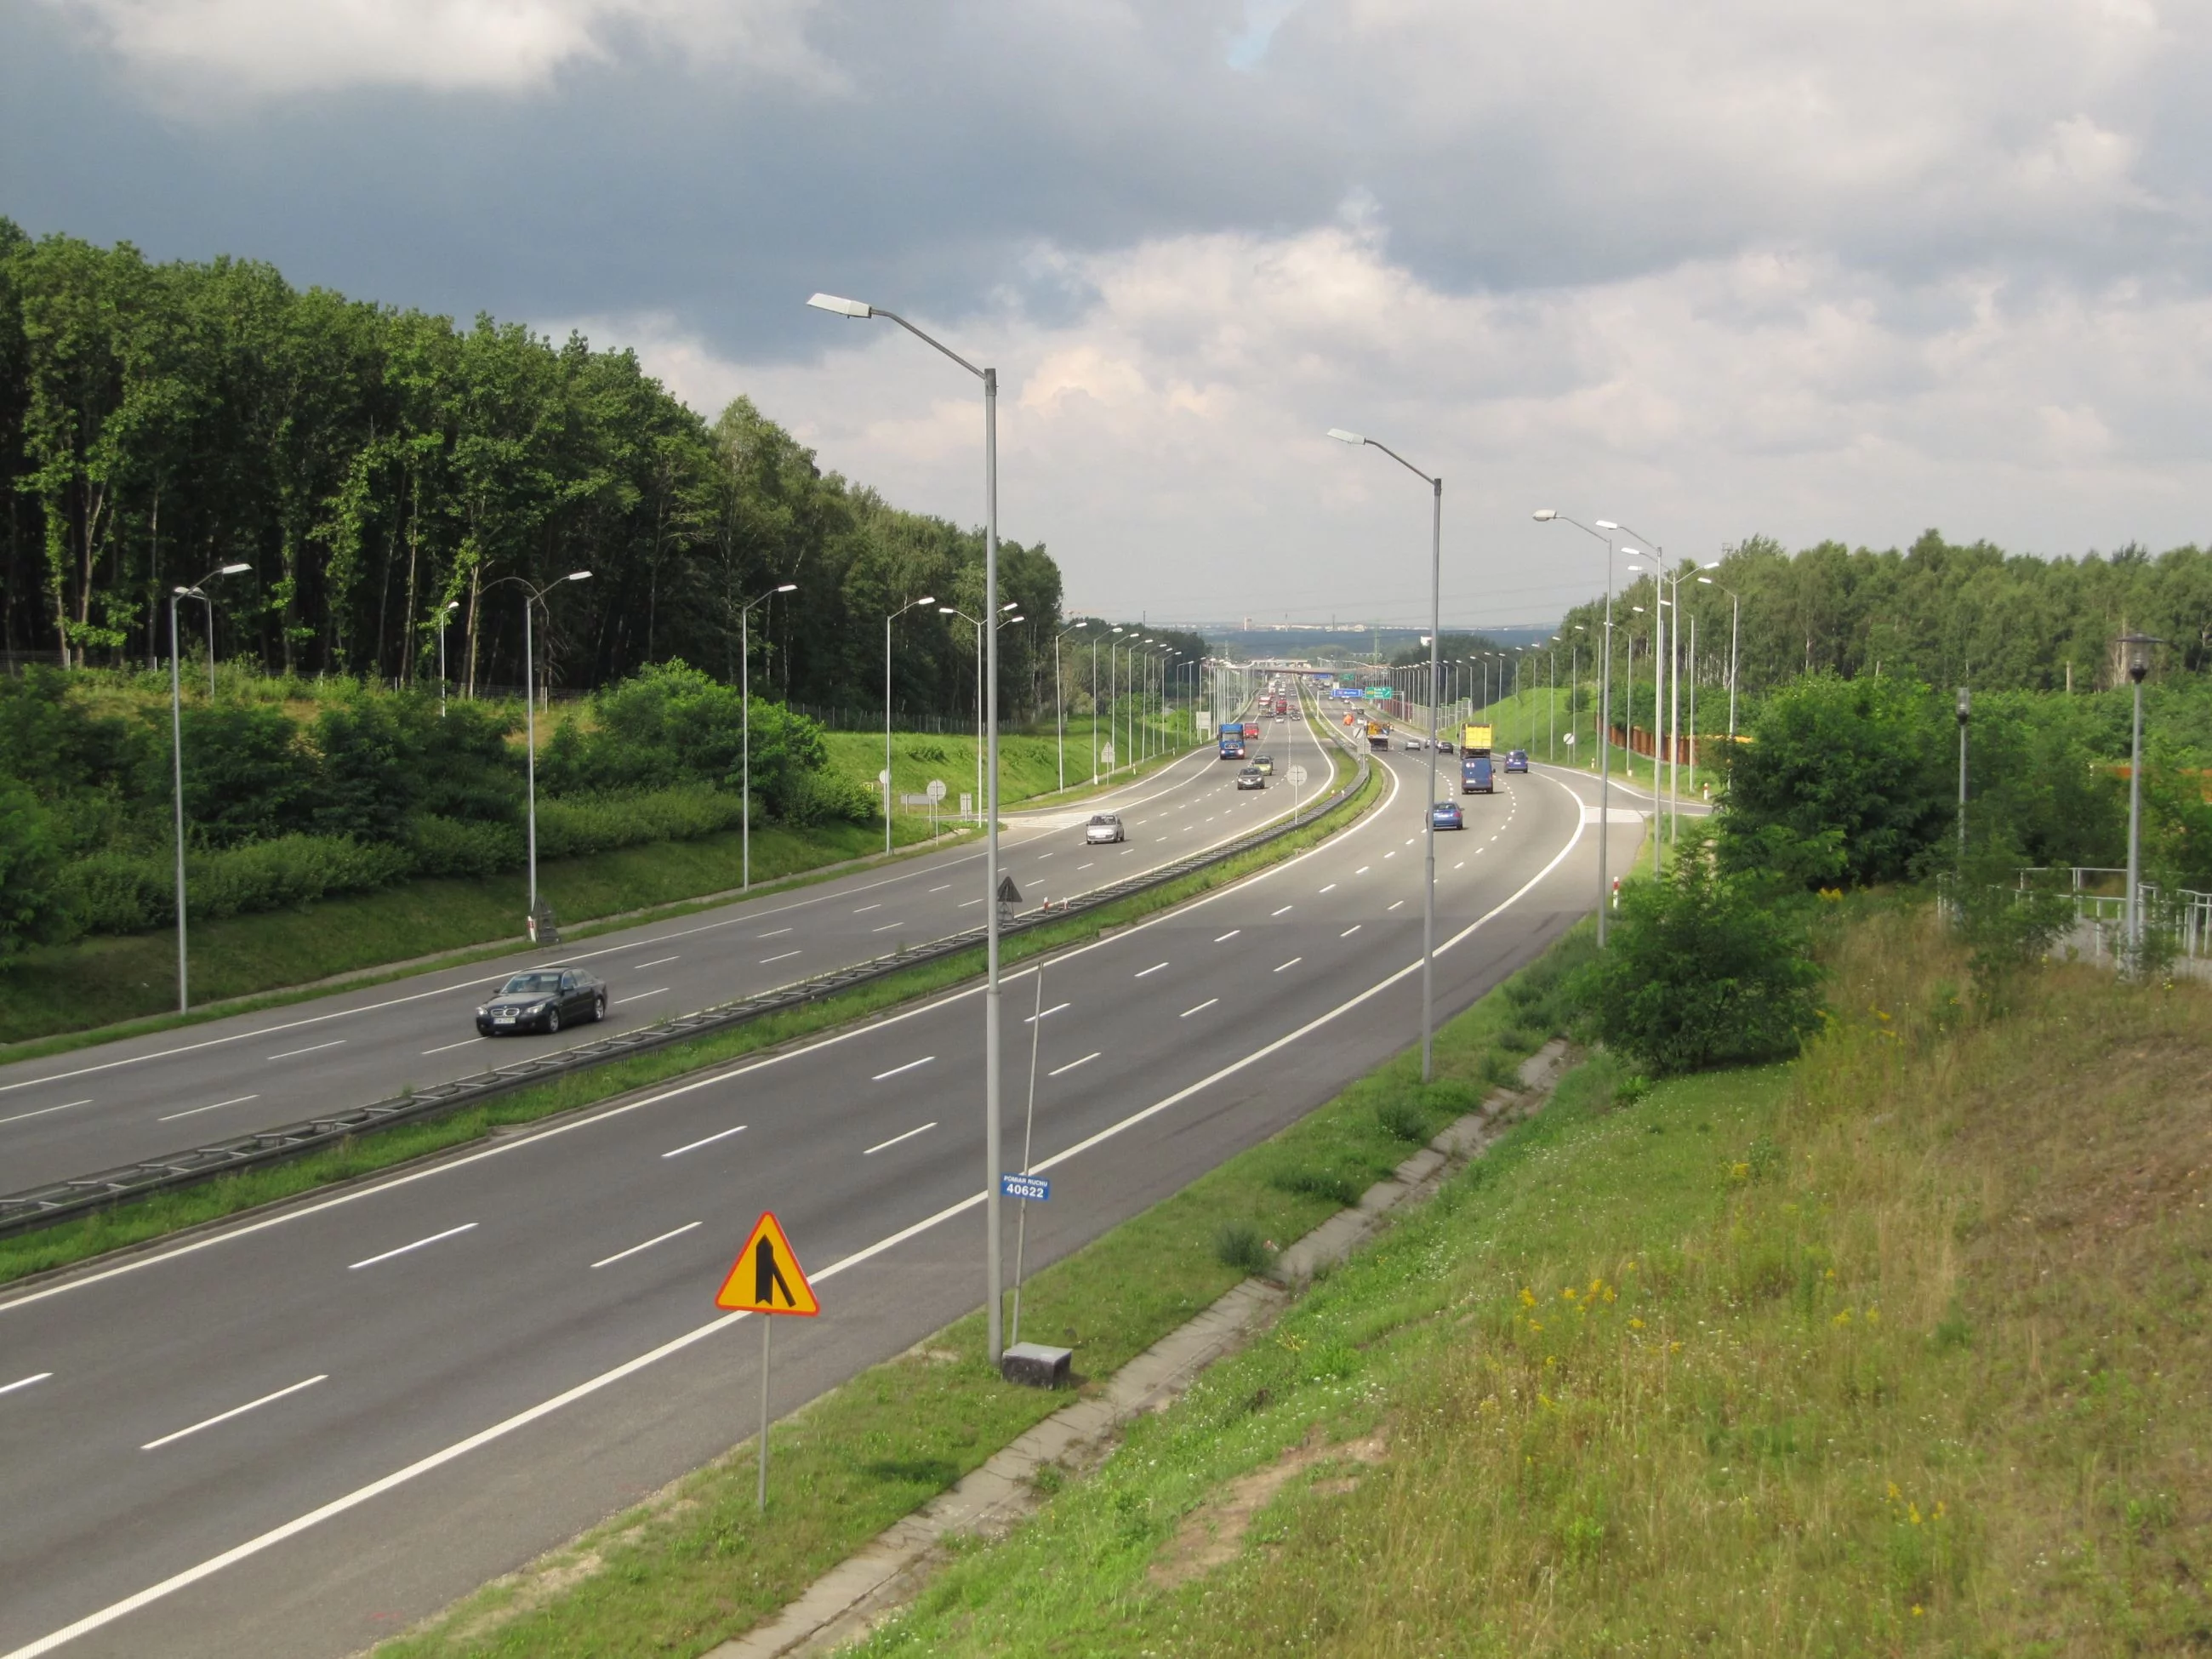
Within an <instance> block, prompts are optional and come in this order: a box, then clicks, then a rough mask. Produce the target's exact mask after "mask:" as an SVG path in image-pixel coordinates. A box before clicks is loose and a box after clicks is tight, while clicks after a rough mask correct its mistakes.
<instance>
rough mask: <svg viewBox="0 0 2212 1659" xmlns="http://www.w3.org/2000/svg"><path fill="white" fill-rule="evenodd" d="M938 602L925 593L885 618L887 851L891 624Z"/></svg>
mask: <svg viewBox="0 0 2212 1659" xmlns="http://www.w3.org/2000/svg"><path fill="white" fill-rule="evenodd" d="M936 603H937V596H936V595H935V594H933V593H925V594H923V595H922V596H921V598H920V599H908V601H907V602H906V603H905V604H904V605H901V606H900V607H899V608H898V609H897V610H896V611H892V612H891V613H890V616H888V617H884V851H885V852H886V853H888V852H890V850H891V800H892V795H891V624H892V623H895V622H896V621H897V620H898V619H899V618H900V617H903V616H904V615H906V613H907V612H908V611H919V610H920V609H921V607H922V606H923V605H935V604H936ZM933 810H934V809H933ZM932 827H933V828H934V825H933V826H932Z"/></svg>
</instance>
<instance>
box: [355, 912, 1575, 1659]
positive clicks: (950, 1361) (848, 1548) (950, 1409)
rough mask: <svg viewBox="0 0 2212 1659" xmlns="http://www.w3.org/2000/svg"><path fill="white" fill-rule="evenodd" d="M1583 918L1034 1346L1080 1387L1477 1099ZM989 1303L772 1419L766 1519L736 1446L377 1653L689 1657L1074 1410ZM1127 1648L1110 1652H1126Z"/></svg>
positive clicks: (1084, 1281) (1200, 1184) (1078, 1267)
mask: <svg viewBox="0 0 2212 1659" xmlns="http://www.w3.org/2000/svg"><path fill="white" fill-rule="evenodd" d="M1587 948H1588V946H1587V940H1586V934H1585V932H1584V931H1583V930H1577V933H1574V934H1571V935H1570V936H1569V938H1568V939H1567V940H1566V941H1565V942H1563V943H1562V944H1561V945H1559V946H1555V947H1554V950H1553V952H1552V954H1550V955H1549V956H1547V957H1546V958H1545V959H1544V960H1543V961H1542V962H1541V963H1538V964H1536V965H1534V967H1532V968H1531V969H1528V970H1526V971H1524V973H1523V974H1522V975H1519V976H1517V977H1516V979H1515V980H1514V981H1510V982H1509V984H1508V985H1507V986H1505V987H1500V988H1499V989H1498V990H1497V991H1493V992H1492V993H1491V994H1490V995H1488V996H1486V998H1484V999H1483V1000H1481V1001H1480V1002H1479V1003H1477V1004H1476V1005H1475V1006H1474V1007H1473V1008H1471V1009H1469V1010H1468V1011H1467V1012H1465V1013H1463V1014H1462V1015H1460V1016H1459V1017H1458V1018H1456V1019H1454V1020H1452V1021H1450V1022H1449V1023H1448V1024H1446V1025H1445V1026H1444V1027H1443V1030H1440V1031H1439V1032H1438V1033H1437V1042H1436V1057H1437V1080H1436V1081H1435V1082H1434V1083H1431V1084H1430V1085H1426V1086H1424V1085H1422V1084H1421V1082H1420V1080H1419V1079H1420V1066H1419V1056H1418V1054H1406V1055H1401V1056H1400V1057H1399V1058H1397V1059H1395V1060H1392V1061H1390V1062H1389V1063H1388V1064H1387V1065H1385V1066H1383V1067H1381V1068H1380V1069H1379V1070H1378V1071H1376V1072H1375V1073H1372V1074H1370V1076H1368V1077H1366V1078H1364V1079H1360V1080H1359V1081H1358V1083H1356V1084H1354V1085H1352V1087H1351V1088H1349V1089H1347V1090H1346V1091H1345V1092H1344V1093H1343V1094H1342V1095H1341V1096H1340V1097H1338V1098H1336V1099H1335V1100H1334V1101H1331V1102H1330V1103H1328V1104H1327V1105H1326V1106H1323V1107H1322V1108H1321V1109H1319V1110H1317V1111H1316V1112H1314V1113H1313V1114H1311V1115H1309V1116H1308V1117H1306V1118H1304V1119H1303V1120H1301V1121H1299V1122H1298V1123H1297V1124H1295V1125H1293V1126H1292V1127H1291V1128H1289V1129H1287V1130H1285V1132H1284V1133H1281V1134H1279V1135H1278V1136H1276V1137H1275V1138H1274V1139H1272V1140H1270V1141H1267V1142H1266V1143H1265V1144H1263V1145H1261V1146H1256V1147H1254V1148H1253V1149H1251V1150H1250V1151H1249V1152H1243V1153H1241V1154H1239V1155H1238V1156H1237V1157H1236V1158H1231V1159H1230V1160H1229V1161H1228V1162H1227V1163H1225V1164H1222V1165H1221V1166H1220V1167H1219V1168H1218V1169H1217V1170H1213V1171H1212V1172H1211V1173H1210V1174H1208V1175H1206V1176H1201V1177H1200V1179H1199V1180H1198V1181H1197V1182H1194V1183H1193V1184H1192V1185H1191V1186H1189V1187H1188V1188H1185V1189H1184V1190H1183V1191H1182V1192H1181V1193H1178V1194H1176V1195H1175V1196H1174V1197H1172V1198H1170V1199H1167V1200H1164V1201H1162V1202H1161V1203H1159V1204H1158V1205H1155V1206H1153V1207H1152V1208H1151V1209H1150V1210H1147V1211H1146V1212H1144V1213H1143V1214H1142V1215H1140V1216H1138V1217H1136V1218H1133V1219H1132V1220H1130V1221H1128V1222H1127V1223H1125V1224H1124V1225H1121V1226H1120V1227H1117V1228H1115V1230H1113V1231H1111V1232H1109V1233H1108V1234H1106V1235H1105V1236H1104V1237H1101V1238H1099V1239H1097V1241H1095V1242H1094V1243H1091V1244H1090V1245H1088V1246H1086V1247H1085V1248H1084V1249H1081V1250H1079V1251H1078V1252H1076V1253H1075V1254H1074V1255H1071V1256H1069V1257H1067V1258H1066V1259H1065V1260H1063V1261H1060V1262H1057V1263H1055V1264H1054V1266H1052V1267H1049V1268H1047V1269H1046V1270H1045V1271H1043V1272H1042V1273H1037V1274H1036V1275H1034V1276H1033V1277H1032V1278H1031V1279H1030V1282H1029V1284H1028V1285H1027V1286H1026V1287H1025V1288H1024V1292H1023V1321H1022V1322H1023V1330H1024V1335H1026V1336H1031V1337H1036V1338H1041V1339H1045V1340H1054V1341H1058V1342H1061V1343H1065V1344H1066V1345H1068V1346H1073V1347H1074V1348H1075V1350H1076V1366H1077V1369H1078V1370H1079V1372H1081V1373H1082V1374H1083V1375H1084V1376H1085V1377H1086V1378H1087V1379H1097V1378H1101V1377H1103V1376H1106V1375H1107V1374H1109V1373H1110V1372H1111V1371H1113V1370H1116V1369H1118V1368H1119V1367H1120V1366H1121V1365H1122V1364H1125V1363H1126V1362H1127V1361H1128V1360H1129V1359H1130V1358H1133V1357H1134V1356H1135V1355H1137V1354H1139V1353H1140V1352H1143V1351H1144V1350H1145V1349H1146V1348H1147V1347H1149V1346H1151V1345H1152V1343H1154V1342H1156V1341H1158V1340H1159V1339H1160V1338H1161V1337H1162V1336H1164V1335H1165V1334H1167V1333H1168V1332H1169V1331H1170V1330H1172V1329H1174V1328H1176V1326H1177V1325H1180V1324H1182V1322H1184V1321H1186V1320H1187V1319H1188V1318H1190V1317H1191V1316H1192V1315H1194V1313H1196V1312H1197V1311H1198V1310H1200V1309H1201V1308H1203V1307H1205V1306H1206V1304H1209V1303H1211V1302H1212V1301H1213V1300H1214V1299H1215V1298H1217V1297H1219V1296H1220V1295H1222V1294H1223V1293H1224V1292H1225V1291H1227V1290H1228V1289H1229V1288H1230V1287H1231V1285H1235V1284H1236V1283H1237V1281H1238V1280H1239V1279H1242V1278H1243V1276H1244V1274H1245V1272H1246V1270H1247V1265H1248V1264H1247V1262H1246V1261H1244V1260H1243V1259H1242V1255H1243V1253H1242V1251H1241V1249H1238V1248H1233V1247H1232V1241H1231V1238H1230V1237H1229V1235H1231V1234H1232V1233H1233V1234H1235V1235H1236V1236H1237V1239H1238V1240H1240V1241H1241V1239H1242V1238H1243V1237H1244V1236H1246V1235H1254V1236H1256V1237H1257V1238H1258V1239H1259V1240H1260V1241H1261V1245H1262V1247H1263V1248H1264V1246H1265V1244H1266V1242H1267V1241H1268V1240H1271V1239H1279V1240H1284V1241H1288V1240H1290V1239H1291V1238H1294V1237H1297V1236H1299V1235H1300V1234H1302V1233H1304V1232H1305V1231H1308V1230H1310V1228H1312V1227H1314V1226H1315V1225H1318V1224H1319V1223H1320V1222H1321V1221H1322V1220H1323V1219H1325V1218H1327V1217H1328V1215H1329V1214H1331V1213H1332V1212H1334V1211H1335V1210H1336V1209H1337V1208H1339V1207H1340V1206H1341V1205H1342V1204H1343V1203H1344V1202H1346V1201H1347V1199H1346V1194H1350V1196H1351V1198H1353V1199H1356V1198H1357V1197H1358V1194H1359V1193H1360V1192H1361V1191H1363V1190H1364V1189H1365V1188H1366V1187H1368V1186H1369V1185H1370V1184H1371V1183H1372V1182H1375V1181H1376V1180H1379V1179H1381V1178H1383V1176H1387V1175H1388V1174H1389V1172H1390V1171H1391V1170H1393V1169H1394V1168H1395V1167H1396V1166H1397V1164H1400V1163H1401V1162H1402V1161H1403V1160H1404V1159H1405V1158H1406V1157H1407V1154H1408V1152H1410V1151H1411V1150H1413V1147H1414V1146H1417V1145H1419V1143H1420V1142H1421V1141H1424V1140H1425V1139H1428V1138H1429V1137H1430V1136H1431V1135H1433V1134H1434V1133H1436V1132H1437V1129H1439V1128H1441V1127H1443V1125H1444V1124H1445V1123H1447V1122H1449V1121H1450V1120H1451V1119H1452V1118H1454V1117H1455V1116H1457V1115H1460V1114H1462V1113H1463V1112H1465V1111H1467V1110H1468V1109H1470V1108H1471V1106H1472V1105H1473V1104H1474V1102H1475V1101H1476V1100H1477V1099H1479V1098H1480V1096H1481V1094H1482V1093H1483V1092H1485V1091H1486V1089H1487V1088H1488V1087H1489V1086H1490V1085H1491V1083H1492V1082H1493V1081H1494V1080H1495V1079H1496V1078H1497V1077H1498V1075H1499V1073H1501V1071H1504V1070H1505V1069H1508V1068H1510V1065H1511V1063H1512V1061H1513V1060H1516V1059H1517V1058H1518V1057H1519V1056H1520V1055H1522V1054H1525V1053H1528V1052H1532V1051H1533V1050H1534V1048H1536V1047H1537V1046H1538V1045H1539V1044H1540V1043H1541V1042H1542V1040H1543V1038H1544V1036H1546V1035H1547V1034H1548V1031H1549V1030H1550V1028H1551V1026H1552V1025H1553V1024H1555V1023H1556V1020H1557V1017H1558V1013H1559V1004H1558V1000H1557V992H1558V988H1559V980H1560V976H1561V975H1562V974H1563V973H1564V972H1565V970H1566V969H1568V968H1569V967H1570V966H1571V963H1573V962H1574V961H1575V960H1576V959H1577V957H1578V956H1579V955H1580V954H1581V953H1583V951H1586V950H1587ZM983 1340H984V1333H983V1319H982V1315H981V1313H980V1312H978V1313H977V1314H975V1315H974V1316H970V1317H969V1318H967V1319H964V1320H962V1321H960V1322H957V1323H956V1324H954V1325H952V1326H951V1327H949V1328H946V1329H945V1330H943V1331H941V1332H939V1333H938V1334H937V1335H935V1336H934V1337H933V1338H931V1339H930V1340H927V1341H925V1342H923V1343H922V1344H921V1345H919V1346H917V1347H916V1348H915V1349H914V1350H913V1351H911V1352H908V1353H906V1354H902V1355H901V1356H900V1357H898V1358H896V1359H892V1360H890V1361H888V1362H886V1363H884V1364H880V1365H877V1366H874V1367H872V1368H871V1369H870V1370H866V1371H865V1372H863V1373H861V1375H860V1376H858V1377H856V1378H854V1380H853V1381H852V1382H850V1383H846V1384H845V1385H843V1386H842V1387H841V1388H838V1389H835V1390H833V1391H832V1392H830V1393H829V1394H827V1395H823V1397H822V1398H821V1399H819V1400H817V1401H815V1402H814V1403H813V1404H811V1406H809V1407H806V1408H805V1409H804V1410H803V1411H801V1412H799V1413H796V1414H795V1415H794V1416H793V1417H792V1418H790V1419H787V1420H786V1421H785V1422H783V1423H781V1424H779V1425H777V1426H776V1427H775V1430H774V1431H773V1433H772V1440H771V1447H770V1451H771V1456H772V1460H773V1469H774V1474H773V1477H772V1482H771V1486H770V1493H769V1510H768V1514H767V1516H766V1517H765V1519H763V1517H761V1516H758V1515H757V1514H756V1512H755V1510H754V1508H753V1465H752V1462H750V1453H749V1452H748V1451H747V1450H746V1449H745V1448H744V1447H739V1448H738V1449H735V1450H733V1451H732V1452H731V1453H730V1454H729V1455H727V1456H726V1457H725V1458H723V1459H721V1460H720V1461H719V1462H716V1463H714V1464H713V1465H711V1466H709V1467H708V1468H705V1469H702V1470H701V1471H699V1472H698V1473H696V1474H693V1475H691V1476H690V1477H688V1478H687V1479H686V1480H684V1481H682V1482H680V1483H678V1486H676V1487H675V1488H673V1489H672V1490H671V1491H670V1492H666V1493H664V1494H662V1495H661V1498H659V1499H658V1500H656V1501H655V1502H654V1503H653V1504H647V1505H645V1506H642V1507H640V1508H637V1509H634V1510H629V1511H627V1512H625V1513H623V1514H622V1515H619V1516H615V1517H614V1518H613V1519H611V1520H610V1521H608V1522H605V1524H604V1525H603V1526H601V1527H599V1528H595V1529H594V1530H593V1531H592V1532H591V1533H590V1534H587V1535H586V1536H585V1537H584V1538H582V1539H580V1540H578V1541H576V1542H575V1543H574V1544H573V1545H571V1546H569V1547H567V1548H565V1549H562V1550H561V1551H558V1552H556V1553H554V1554H552V1555H551V1556H549V1557H547V1558H546V1559H544V1560H541V1561H540V1562H538V1563H536V1564H534V1565H532V1568H531V1569H530V1570H528V1571H526V1572H524V1573H522V1574H520V1575H517V1576H515V1577H513V1578H511V1579H507V1580H503V1581H501V1582H500V1583H495V1584H493V1585H490V1586H489V1587H487V1588H486V1589H483V1590H482V1591H479V1592H478V1593H477V1595H473V1596H471V1597H469V1598H468V1599H466V1600H465V1601H462V1602H460V1603H459V1604H457V1605H456V1606H455V1607H452V1608H450V1609H448V1610H447V1612H446V1613H443V1614H441V1616H440V1617H439V1618H437V1619H436V1620H433V1621H431V1623H430V1624H429V1625H428V1626H427V1627H426V1628H424V1629H422V1630H420V1631H416V1632H410V1634H409V1635H407V1636H404V1637H403V1638H398V1639H397V1640H394V1641H392V1642H389V1643H386V1644H383V1645H381V1646H380V1647H379V1648H378V1649H377V1650H376V1652H377V1653H378V1654H380V1655H381V1656H384V1659H493V1656H501V1659H504V1656H524V1655H527V1656H532V1659H540V1656H568V1655H575V1656H582V1655H591V1656H594V1659H623V1656H631V1655H636V1656H645V1655H660V1654H666V1653H671V1652H674V1653H697V1652H700V1651H702V1650H704V1649H706V1648H708V1647H709V1646H711V1645H713V1644H714V1643H716V1642H719V1641H721V1640H724V1639H726V1638H729V1637H731V1636H733V1635H736V1634H738V1632H742V1631H744V1630H745V1629H746V1628H748V1627H750V1626H752V1625H754V1624H756V1623H757V1622H759V1621H760V1620H762V1619H763V1618H765V1617H767V1616H768V1615H769V1614H770V1613H774V1612H775V1610H776V1609H777V1608H778V1607H781V1606H782V1605H783V1604H784V1602H786V1601H788V1600H790V1599H792V1598H793V1596H794V1595H796V1594H797V1593H798V1592H799V1590H800V1589H804V1588H805V1586H806V1585H807V1584H808V1583H811V1581H812V1580H813V1579H814V1578H815V1577H817V1576H818V1575H819V1574H821V1573H822V1572H823V1571H827V1570H828V1569H829V1568H830V1567H831V1566H834V1565H836V1563H837V1562H839V1561H841V1560H842V1559H844V1558H845V1557H846V1556H848V1555H849V1554H851V1553H853V1552H854V1550H855V1549H857V1548H859V1547H860V1546H861V1545H862V1544H864V1543H866V1541H868V1540H869V1539H871V1538H872V1537H874V1536H875V1534H877V1533H878V1532H880V1531H882V1530H883V1528H885V1527H886V1526H888V1525H890V1523H891V1522H894V1521H896V1520H897V1519H898V1518H899V1517H900V1516H902V1515H906V1514H908V1513H910V1512H911V1511H912V1510H914V1509H915V1507H917V1506H918V1505H919V1504H922V1503H923V1502H925V1501H927V1499H928V1498H931V1497H933V1495H935V1494H936V1493H937V1492H941V1491H943V1490H944V1489H945V1487H946V1486H950V1485H951V1484H952V1482H954V1481H955V1480H958V1479H959V1478H960V1477H961V1476H962V1475H963V1474H966V1473H967V1472H968V1471H969V1470H970V1469H973V1468H975V1467H976V1466H977V1465H979V1464H981V1462H984V1461H985V1460H986V1459H987V1458H988V1457H989V1456H990V1455H991V1454H992V1453H993V1452H994V1451H996V1450H997V1449H999V1448H1000V1447H1001V1446H1003V1445H1005V1444H1006V1443H1007V1442H1009V1441H1011V1440H1012V1439H1013V1438H1015V1437H1017V1436H1018V1435H1019V1434H1020V1433H1021V1432H1022V1431H1024V1429H1026V1428H1028V1427H1030V1425H1032V1424H1034V1423H1036V1421H1037V1420H1038V1419H1041V1418H1043V1417H1045V1416H1047V1415H1048V1414H1049V1413H1052V1412H1054V1411H1055V1410H1057V1409H1059V1408H1060V1407H1062V1406H1064V1405H1066V1404H1067V1403H1068V1396H1067V1395H1065V1394H1061V1395H1050V1394H1044V1393H1039V1392H1036V1391H1032V1390H1030V1389H1009V1388H1007V1387H1006V1386H1005V1385H1004V1384H1002V1383H1000V1382H999V1381H998V1379H997V1377H996V1376H995V1375H994V1373H993V1372H992V1371H991V1370H990V1368H989V1366H988V1365H987V1363H986V1362H985V1359H984V1355H983ZM1115 1651H1122V1652H1126V1651H1130V1650H1129V1649H1127V1648H1120V1649H1116V1650H1115Z"/></svg>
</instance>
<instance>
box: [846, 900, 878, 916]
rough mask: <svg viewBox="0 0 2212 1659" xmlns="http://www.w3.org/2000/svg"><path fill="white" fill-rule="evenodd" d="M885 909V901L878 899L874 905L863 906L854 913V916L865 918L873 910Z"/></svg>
mask: <svg viewBox="0 0 2212 1659" xmlns="http://www.w3.org/2000/svg"><path fill="white" fill-rule="evenodd" d="M882 908H884V902H883V901H882V900H881V899H878V900H877V901H876V902H874V903H873V904H864V905H862V906H861V907H860V908H859V909H857V910H855V911H854V912H853V914H854V915H856V916H865V915H867V914H868V912H869V911H871V910H880V909H882Z"/></svg>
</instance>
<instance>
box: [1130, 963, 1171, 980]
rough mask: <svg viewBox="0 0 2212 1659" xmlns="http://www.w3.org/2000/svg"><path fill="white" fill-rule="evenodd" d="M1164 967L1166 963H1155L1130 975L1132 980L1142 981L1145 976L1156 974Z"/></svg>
mask: <svg viewBox="0 0 2212 1659" xmlns="http://www.w3.org/2000/svg"><path fill="white" fill-rule="evenodd" d="M1166 966H1167V963H1164V962H1156V963H1153V964H1152V966H1151V967H1149V968H1139V969H1138V970H1137V971H1136V972H1135V973H1134V974H1133V975H1131V977H1132V978H1133V979H1142V978H1144V977H1145V975H1147V974H1157V973H1158V972H1159V971H1160V969H1163V968H1164V967H1166Z"/></svg>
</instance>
